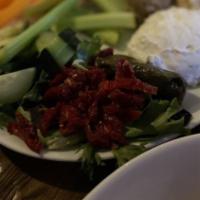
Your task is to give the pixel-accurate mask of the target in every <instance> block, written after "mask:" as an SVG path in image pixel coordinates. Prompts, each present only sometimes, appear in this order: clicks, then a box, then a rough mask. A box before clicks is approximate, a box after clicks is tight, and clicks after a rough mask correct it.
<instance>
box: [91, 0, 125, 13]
mask: <svg viewBox="0 0 200 200" xmlns="http://www.w3.org/2000/svg"><path fill="white" fill-rule="evenodd" d="M93 2H94V3H95V4H96V5H97V6H99V7H100V8H101V9H102V10H104V11H106V12H119V11H124V10H126V8H127V7H128V6H127V5H126V3H125V1H124V0H93Z"/></svg>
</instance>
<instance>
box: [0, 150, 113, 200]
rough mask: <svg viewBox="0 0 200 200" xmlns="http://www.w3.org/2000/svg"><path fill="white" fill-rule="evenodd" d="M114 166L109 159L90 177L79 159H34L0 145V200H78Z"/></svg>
mask: <svg viewBox="0 0 200 200" xmlns="http://www.w3.org/2000/svg"><path fill="white" fill-rule="evenodd" d="M114 169H115V164H114V163H113V161H109V162H108V163H107V167H102V168H100V169H98V171H97V173H96V174H97V176H96V177H95V180H93V181H90V180H89V179H88V177H87V176H86V175H85V174H84V173H83V171H81V165H80V163H67V162H52V161H44V160H38V159H34V158H30V157H26V156H23V155H20V154H17V153H15V152H12V151H10V150H8V149H5V148H3V147H0V200H68V199H69V200H80V199H83V198H84V196H85V195H86V194H87V193H88V192H90V191H91V190H92V189H93V188H94V187H95V185H96V184H98V183H99V182H100V181H101V180H102V179H103V178H105V177H106V176H107V175H108V174H110V173H111V172H112V171H113V170H114Z"/></svg>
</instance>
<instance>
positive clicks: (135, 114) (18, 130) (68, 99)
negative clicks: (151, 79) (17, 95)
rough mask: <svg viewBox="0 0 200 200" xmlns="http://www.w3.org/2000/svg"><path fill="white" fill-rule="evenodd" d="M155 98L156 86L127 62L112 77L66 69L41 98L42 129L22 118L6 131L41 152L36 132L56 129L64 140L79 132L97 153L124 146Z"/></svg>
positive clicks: (96, 70)
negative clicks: (127, 133)
mask: <svg viewBox="0 0 200 200" xmlns="http://www.w3.org/2000/svg"><path fill="white" fill-rule="evenodd" d="M111 54H113V51H112V50H111V49H107V50H105V51H102V52H100V54H99V55H98V56H99V57H106V56H109V55H111ZM156 93H157V88H156V87H154V86H152V85H149V84H147V83H144V82H143V81H141V80H139V79H138V78H137V77H136V76H135V73H134V69H133V68H132V66H131V65H130V64H129V62H128V61H127V60H120V61H119V62H118V63H117V65H116V71H115V76H114V77H113V76H112V78H111V77H110V76H108V74H106V70H105V69H103V68H98V67H90V68H88V69H87V70H81V69H76V68H74V67H67V68H66V69H65V70H64V71H63V72H61V73H59V74H57V75H55V77H54V78H53V80H52V81H50V84H49V88H48V89H47V90H46V92H45V93H44V95H43V104H44V105H43V106H44V107H45V108H44V111H43V114H42V115H41V117H40V119H39V120H38V121H39V125H37V126H36V125H31V124H30V123H29V122H27V121H26V120H25V119H24V118H22V116H20V115H19V116H17V121H16V122H14V123H11V124H10V125H9V126H8V130H9V131H10V132H11V133H13V134H15V135H18V136H19V137H20V138H22V139H23V140H24V141H25V142H26V143H27V144H28V145H29V146H30V148H31V149H33V150H35V151H39V150H40V148H42V146H41V144H40V143H39V139H38V138H37V135H36V134H35V128H39V129H40V132H41V133H42V134H43V135H44V136H46V135H48V133H49V132H51V130H52V129H54V130H55V129H57V130H59V131H60V133H61V134H62V135H63V136H68V135H71V134H79V133H81V134H84V135H85V138H86V140H87V141H88V142H89V143H90V144H92V145H93V146H95V147H97V148H112V147H113V146H116V145H125V144H126V143H127V140H126V138H125V135H124V133H125V128H126V126H127V125H128V124H129V123H132V122H134V121H135V120H137V119H139V118H140V116H141V114H142V112H143V109H144V106H145V103H146V97H147V96H148V95H149V96H151V95H154V94H156Z"/></svg>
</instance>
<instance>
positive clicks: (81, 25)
mask: <svg viewBox="0 0 200 200" xmlns="http://www.w3.org/2000/svg"><path fill="white" fill-rule="evenodd" d="M71 25H72V28H74V29H75V30H78V31H82V30H91V29H107V28H109V29H112V28H126V29H133V28H135V27H136V21H135V16H134V14H133V13H131V12H118V13H103V14H90V15H85V16H78V17H75V18H73V19H72V24H71Z"/></svg>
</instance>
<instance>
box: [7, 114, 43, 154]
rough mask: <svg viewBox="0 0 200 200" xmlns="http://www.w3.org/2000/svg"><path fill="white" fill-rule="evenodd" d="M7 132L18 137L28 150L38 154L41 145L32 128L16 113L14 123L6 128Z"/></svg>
mask: <svg viewBox="0 0 200 200" xmlns="http://www.w3.org/2000/svg"><path fill="white" fill-rule="evenodd" d="M7 129H8V132H10V133H11V134H13V135H16V136H18V137H19V138H21V139H22V140H24V141H25V143H26V144H27V145H28V146H29V148H30V149H32V150H33V151H35V152H37V153H39V152H40V151H41V150H42V148H43V145H42V144H41V142H40V140H39V138H38V135H37V132H36V129H35V128H34V126H33V125H32V124H31V123H30V122H29V121H28V120H27V119H26V118H25V117H23V115H21V114H20V113H16V122H12V123H10V124H9V125H8V127H7Z"/></svg>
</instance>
